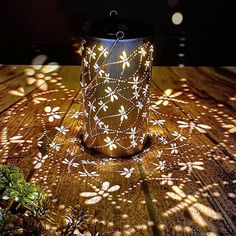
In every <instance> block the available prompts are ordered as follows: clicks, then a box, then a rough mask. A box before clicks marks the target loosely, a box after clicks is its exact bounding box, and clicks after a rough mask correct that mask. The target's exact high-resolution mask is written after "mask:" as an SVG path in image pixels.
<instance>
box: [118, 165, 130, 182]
mask: <svg viewBox="0 0 236 236" xmlns="http://www.w3.org/2000/svg"><path fill="white" fill-rule="evenodd" d="M119 172H120V175H123V176H124V177H125V178H127V179H128V178H130V177H131V175H132V174H133V172H134V168H133V167H132V168H130V169H128V168H124V169H123V170H122V171H119Z"/></svg>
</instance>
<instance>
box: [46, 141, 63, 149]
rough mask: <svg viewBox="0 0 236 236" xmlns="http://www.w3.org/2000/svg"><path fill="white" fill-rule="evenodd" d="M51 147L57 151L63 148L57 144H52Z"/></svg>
mask: <svg viewBox="0 0 236 236" xmlns="http://www.w3.org/2000/svg"><path fill="white" fill-rule="evenodd" d="M49 146H50V147H51V148H53V149H55V150H56V151H59V150H60V148H61V145H60V144H57V143H55V142H52V143H50V144H49Z"/></svg>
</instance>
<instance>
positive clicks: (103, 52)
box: [98, 45, 108, 57]
mask: <svg viewBox="0 0 236 236" xmlns="http://www.w3.org/2000/svg"><path fill="white" fill-rule="evenodd" d="M98 51H100V52H102V54H103V56H104V57H107V56H108V51H107V48H104V47H103V46H102V45H101V46H100V47H99V48H98Z"/></svg>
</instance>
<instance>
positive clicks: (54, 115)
mask: <svg viewBox="0 0 236 236" xmlns="http://www.w3.org/2000/svg"><path fill="white" fill-rule="evenodd" d="M59 110H60V107H54V108H51V107H50V106H46V107H45V108H44V111H45V112H46V113H47V116H48V121H49V122H53V121H54V119H57V120H58V119H60V118H61V116H60V115H59V113H58V111H59Z"/></svg>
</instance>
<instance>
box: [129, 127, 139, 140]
mask: <svg viewBox="0 0 236 236" xmlns="http://www.w3.org/2000/svg"><path fill="white" fill-rule="evenodd" d="M136 129H137V128H136V127H134V128H131V129H130V130H131V131H130V132H127V134H130V136H129V137H130V139H135V138H136V133H137V131H136Z"/></svg>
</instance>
